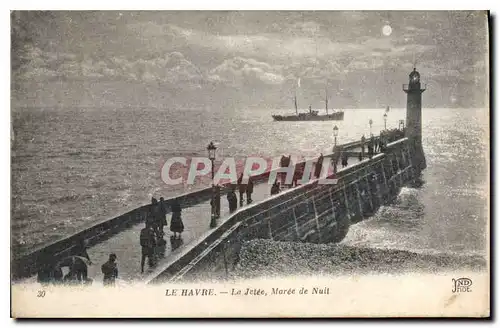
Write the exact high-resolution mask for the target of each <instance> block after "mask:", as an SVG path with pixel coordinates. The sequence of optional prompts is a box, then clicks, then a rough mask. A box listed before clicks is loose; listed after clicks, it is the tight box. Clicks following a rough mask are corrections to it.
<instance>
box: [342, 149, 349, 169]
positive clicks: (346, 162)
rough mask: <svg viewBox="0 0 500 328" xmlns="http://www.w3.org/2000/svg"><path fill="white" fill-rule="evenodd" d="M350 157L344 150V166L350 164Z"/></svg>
mask: <svg viewBox="0 0 500 328" xmlns="http://www.w3.org/2000/svg"><path fill="white" fill-rule="evenodd" d="M348 158H349V155H348V153H347V152H344V153H343V154H342V167H346V166H347V165H348Z"/></svg>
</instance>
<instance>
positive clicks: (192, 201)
mask: <svg viewBox="0 0 500 328" xmlns="http://www.w3.org/2000/svg"><path fill="white" fill-rule="evenodd" d="M376 140H378V137H376ZM360 144H361V142H360V141H355V142H350V143H346V144H343V145H341V147H342V149H343V150H345V151H349V150H352V149H356V148H359V147H360ZM331 156H332V154H326V155H325V157H331ZM301 164H302V163H297V164H296V165H301ZM269 174H270V172H265V173H263V174H260V175H257V176H254V177H253V179H254V180H255V182H256V183H258V182H261V181H265V180H267V179H268V178H269ZM228 191H229V185H224V186H222V189H221V196H223V195H224V194H226V193H227V192H228ZM211 197H212V188H211V187H208V188H203V189H200V190H196V191H193V192H188V193H185V194H182V195H179V196H176V197H171V198H166V199H165V202H166V205H167V212H170V205H171V204H172V203H173V202H174V201H177V202H179V203H180V205H181V206H182V207H183V208H186V207H190V206H194V205H197V204H200V203H203V202H206V201H208V200H210V198H211ZM149 210H150V205H149V204H147V205H143V206H140V207H138V208H136V209H133V210H131V211H128V212H126V213H124V214H121V215H118V216H116V217H114V218H111V219H104V220H102V221H101V222H99V223H97V224H95V225H92V226H90V227H88V228H84V229H81V230H80V231H78V232H76V233H74V234H72V235H70V236H68V237H64V238H61V239H59V240H57V241H55V242H51V243H48V244H46V245H43V246H41V247H38V248H37V249H36V250H34V251H32V252H29V253H27V254H21V255H19V256H14V257H13V259H12V261H11V278H12V279H13V280H19V279H23V278H26V277H30V276H33V275H35V274H36V273H37V272H38V270H39V269H40V268H41V267H42V266H43V265H46V264H49V263H47V260H48V259H50V261H51V264H53V263H55V262H57V261H59V260H61V259H62V258H64V257H66V256H69V255H70V254H71V252H72V248H73V247H76V245H78V242H79V241H80V240H82V239H85V240H86V241H87V242H88V245H89V246H93V245H96V244H98V243H100V242H102V241H104V240H107V239H109V238H110V237H111V236H113V235H116V234H119V233H120V232H122V231H124V230H125V229H128V228H130V227H131V226H133V225H135V224H138V223H141V222H143V221H145V219H146V217H147V215H148V213H149Z"/></svg>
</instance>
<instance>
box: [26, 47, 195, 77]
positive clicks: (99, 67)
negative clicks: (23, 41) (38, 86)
mask: <svg viewBox="0 0 500 328" xmlns="http://www.w3.org/2000/svg"><path fill="white" fill-rule="evenodd" d="M29 58H30V60H29V63H28V65H27V67H25V72H24V73H23V74H22V75H21V76H19V78H21V79H35V80H46V79H75V80H78V79H88V78H91V79H97V80H126V81H135V82H155V83H171V84H177V83H184V82H186V83H188V84H193V85H195V84H199V83H201V82H202V80H203V79H204V76H203V74H202V73H201V71H200V69H199V68H198V67H196V66H195V65H194V64H193V63H191V62H190V61H189V60H187V59H186V58H185V57H184V55H183V54H182V53H180V52H171V53H168V54H166V55H164V56H162V57H151V58H149V59H137V60H130V59H128V58H126V57H124V56H119V57H111V58H108V59H107V60H100V59H96V58H81V59H79V58H78V56H77V55H74V54H55V53H50V52H43V51H42V50H41V49H39V48H36V47H33V48H32V49H31V50H30V51H29Z"/></svg>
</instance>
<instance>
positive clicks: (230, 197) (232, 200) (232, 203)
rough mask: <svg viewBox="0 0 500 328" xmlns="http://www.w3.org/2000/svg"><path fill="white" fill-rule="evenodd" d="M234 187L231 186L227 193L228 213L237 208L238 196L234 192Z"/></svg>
mask: <svg viewBox="0 0 500 328" xmlns="http://www.w3.org/2000/svg"><path fill="white" fill-rule="evenodd" d="M234 189H235V187H234V186H231V190H230V191H229V192H228V193H227V202H228V204H229V213H233V212H234V211H236V209H237V208H238V197H236V193H235V192H234Z"/></svg>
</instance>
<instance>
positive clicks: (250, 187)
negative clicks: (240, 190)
mask: <svg viewBox="0 0 500 328" xmlns="http://www.w3.org/2000/svg"><path fill="white" fill-rule="evenodd" d="M246 194H247V204H251V203H252V202H253V200H252V194H253V178H252V177H249V178H248V184H247V188H246Z"/></svg>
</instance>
